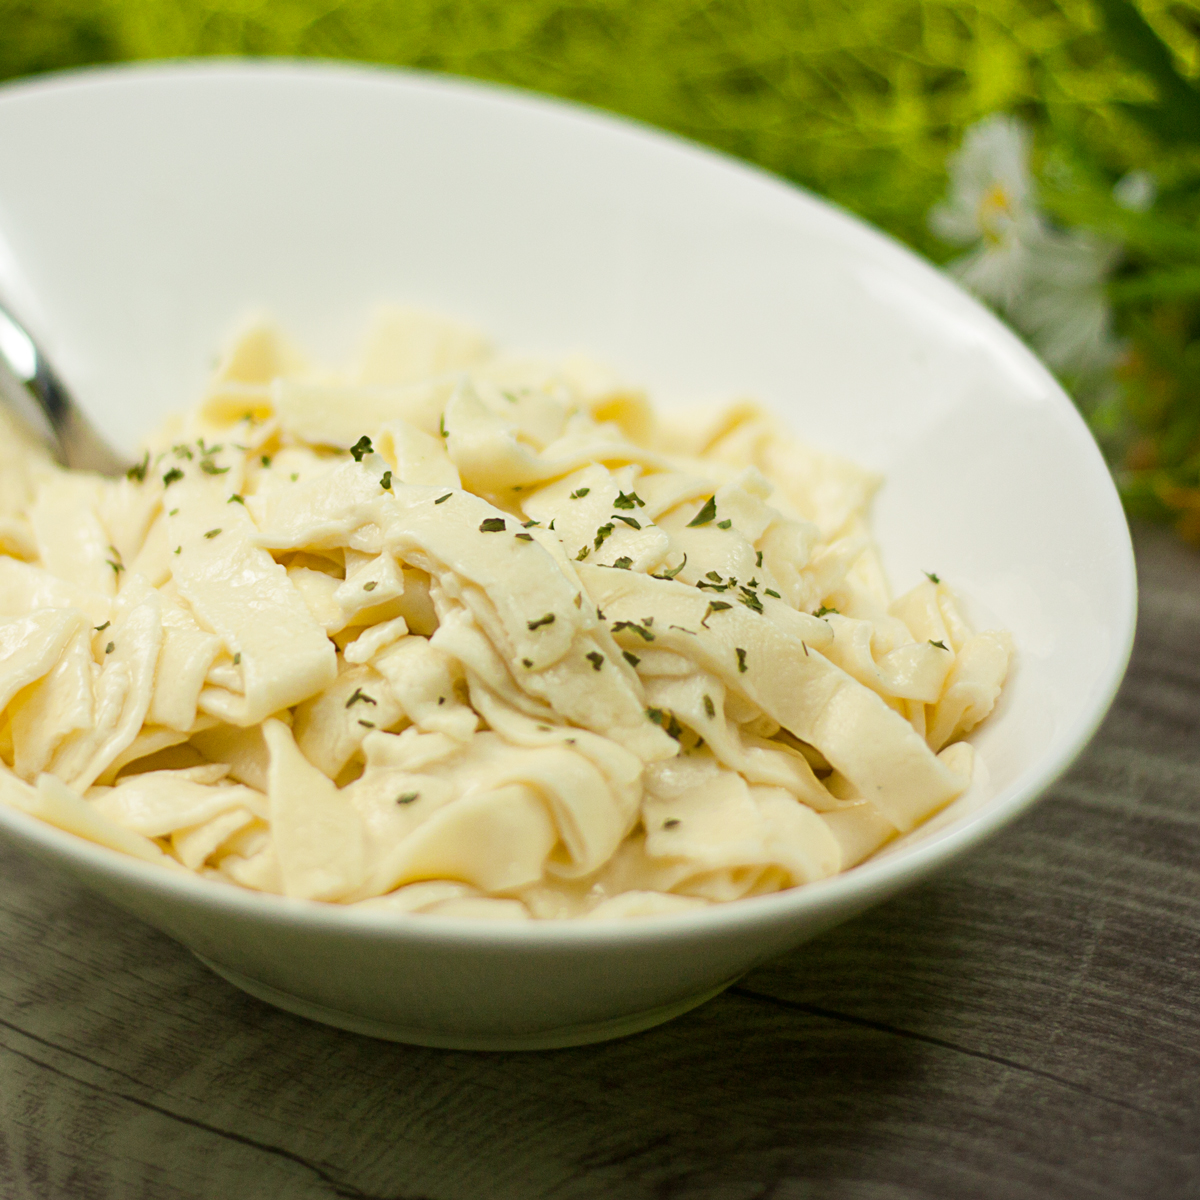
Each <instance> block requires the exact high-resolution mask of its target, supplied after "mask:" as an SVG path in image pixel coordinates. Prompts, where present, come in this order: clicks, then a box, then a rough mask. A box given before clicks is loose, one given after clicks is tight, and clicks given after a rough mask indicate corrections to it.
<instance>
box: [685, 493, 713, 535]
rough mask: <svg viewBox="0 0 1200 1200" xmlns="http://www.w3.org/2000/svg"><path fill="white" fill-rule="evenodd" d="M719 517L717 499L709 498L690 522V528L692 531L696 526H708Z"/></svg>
mask: <svg viewBox="0 0 1200 1200" xmlns="http://www.w3.org/2000/svg"><path fill="white" fill-rule="evenodd" d="M716 515H717V498H716V496H709V498H708V499H707V500H706V501H705V502H704V507H703V508H702V509H701V510H700V511H699V512H698V513H697V514H696V515H695V516H694V517H693V518H692V519H691V520H690V521H689V522H688V528H689V529H691V528H693V527H694V526H696V525H707V524H708V523H709V521H711V520H713V519H714V518H715V517H716Z"/></svg>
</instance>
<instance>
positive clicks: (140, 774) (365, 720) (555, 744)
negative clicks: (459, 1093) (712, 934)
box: [0, 309, 1012, 920]
mask: <svg viewBox="0 0 1200 1200" xmlns="http://www.w3.org/2000/svg"><path fill="white" fill-rule="evenodd" d="M13 436H14V438H16V437H18V436H19V435H18V434H17V433H16V432H15V431H14V435H13ZM8 444H9V443H8V442H7V441H3V442H0V445H2V446H7V445H8ZM0 467H2V470H3V474H2V475H0V759H2V760H3V761H2V763H0V800H2V801H3V802H5V803H8V804H10V805H12V806H13V807H16V808H19V809H21V810H22V811H24V812H27V813H31V814H33V815H35V816H38V817H39V818H41V819H42V820H45V821H48V822H49V823H51V824H54V825H57V826H58V827H59V828H62V829H66V830H68V831H70V832H72V833H75V834H77V835H78V836H80V837H84V838H87V839H89V840H91V841H94V842H96V843H98V844H100V845H104V846H107V847H109V848H110V849H114V850H118V851H120V852H122V853H125V854H130V855H134V856H136V857H139V858H142V859H144V860H145V861H149V862H155V863H159V864H162V865H166V866H168V867H170V868H171V869H175V870H188V871H191V872H195V873H198V874H200V875H203V876H205V877H207V878H212V879H216V880H221V881H223V882H225V883H227V884H230V883H231V884H234V885H236V886H239V887H243V888H247V889H251V890H257V891H265V892H274V893H278V894H282V895H286V896H291V897H295V898H297V899H303V900H314V901H322V902H327V903H340V904H345V905H347V906H353V907H357V908H362V909H363V910H364V911H372V912H379V913H391V914H395V916H396V917H397V919H402V918H404V917H407V916H410V915H412V914H423V915H430V916H437V915H440V916H451V917H459V918H470V919H479V920H529V919H539V920H556V919H577V918H587V919H599V920H615V919H622V920H623V919H631V918H634V917H638V916H652V915H666V914H671V913H682V912H692V911H696V910H698V909H701V908H704V907H706V906H708V905H710V904H717V903H725V902H728V901H732V900H736V899H738V898H740V897H743V896H750V895H760V894H763V893H766V892H773V891H779V890H780V889H784V888H792V887H800V886H803V885H805V884H806V883H809V882H812V881H815V880H818V879H823V878H827V877H829V876H830V875H834V874H836V873H837V872H839V871H842V870H846V869H848V868H850V867H852V866H853V865H855V864H856V863H858V862H861V861H862V860H863V859H865V858H867V857H869V856H870V855H871V854H872V853H874V852H875V851H876V850H877V849H879V847H881V846H882V845H884V844H885V843H886V842H887V841H889V840H890V839H892V838H894V837H895V836H897V834H898V833H900V832H904V831H907V830H909V829H912V828H913V827H914V826H916V825H918V824H919V823H920V822H921V821H924V820H925V819H927V818H928V817H929V816H930V815H931V814H933V813H934V812H936V811H938V810H939V809H940V808H942V807H944V806H945V805H946V804H948V803H950V802H951V801H952V800H953V799H954V798H955V797H956V796H958V795H959V794H961V793H962V792H963V790H964V789H965V788H966V787H967V786H968V783H969V780H970V775H971V769H972V751H971V748H970V746H969V745H968V744H966V743H964V742H963V741H962V739H963V738H964V737H965V736H966V735H967V734H968V733H969V732H970V731H971V730H972V729H973V728H974V727H975V726H976V725H977V724H978V723H979V722H980V721H981V720H983V719H984V718H985V717H987V715H988V714H989V713H990V712H991V711H992V709H993V707H994V706H995V704H996V702H997V699H998V697H999V695H1000V691H1001V688H1002V687H1003V684H1004V680H1005V676H1006V673H1007V670H1008V663H1009V659H1010V656H1011V650H1012V647H1011V638H1010V637H1009V635H1008V634H1007V633H1004V632H1003V631H996V630H988V631H984V632H981V633H976V632H975V631H973V630H972V629H971V628H970V626H969V624H968V623H967V621H966V619H965V617H964V615H963V613H962V611H961V609H960V607H959V605H958V602H957V600H956V598H955V596H954V594H953V592H952V591H951V589H950V588H949V587H948V586H947V585H946V584H945V583H943V582H942V581H940V580H939V579H937V578H936V577H930V579H929V580H928V581H923V582H922V583H920V584H919V585H917V586H916V587H914V588H913V589H912V590H911V591H909V592H908V593H906V594H905V595H903V596H901V597H900V598H899V599H897V600H895V601H894V602H890V597H889V595H888V590H887V582H886V579H885V578H884V575H883V571H882V567H881V566H880V560H879V556H878V554H877V552H876V550H875V547H874V545H873V544H872V542H871V539H870V534H869V530H868V527H867V508H868V505H869V503H870V498H871V495H872V494H873V492H874V489H875V488H876V486H877V484H878V480H877V479H876V478H875V477H874V476H873V475H871V474H870V473H869V472H866V471H863V470H861V469H859V468H857V467H855V466H853V465H852V464H850V463H846V462H844V461H843V460H840V459H838V458H836V457H834V456H832V455H829V454H825V453H823V452H821V451H818V450H815V449H812V448H809V447H806V446H803V445H801V444H800V443H798V442H796V441H795V440H794V439H793V438H791V437H790V436H789V435H788V434H787V433H786V431H784V430H783V429H782V428H781V427H780V426H779V424H778V423H777V422H776V421H775V420H774V419H773V418H772V417H770V416H769V415H768V414H766V413H764V412H763V411H762V410H761V409H759V408H758V407H757V406H755V405H753V404H751V403H749V402H744V401H743V402H739V403H737V404H735V405H732V406H729V407H727V408H726V409H724V410H721V411H719V412H714V413H711V414H708V415H706V416H703V415H702V416H697V415H696V414H694V413H689V414H688V415H687V418H686V420H685V421H679V420H673V421H668V420H666V419H663V418H659V417H656V416H655V414H654V412H653V410H652V409H651V408H650V406H649V404H648V403H647V402H646V400H645V398H644V397H643V396H642V395H641V394H640V393H637V392H635V391H631V390H629V389H628V388H625V387H623V386H622V385H621V384H620V383H619V381H616V380H614V379H613V378H612V377H611V376H610V375H609V374H608V373H606V372H605V371H604V370H603V369H601V368H598V367H596V366H594V365H592V364H588V363H585V362H583V361H574V360H572V361H570V362H564V363H561V364H548V363H544V362H537V361H529V360H523V359H517V358H507V357H503V356H500V355H498V354H496V353H495V352H494V351H493V350H492V348H491V347H490V345H489V344H488V343H487V341H486V340H485V339H484V338H482V337H481V336H480V335H479V334H478V333H476V332H475V331H474V330H471V329H468V328H466V327H464V326H461V325H458V324H456V323H454V322H452V321H448V320H446V319H444V318H441V317H437V316H432V315H430V314H425V313H417V312H413V311H409V310H404V309H389V310H385V311H384V312H383V313H382V314H381V315H380V317H379V319H378V321H377V322H376V324H375V326H374V328H373V330H372V332H371V334H370V336H369V338H368V341H367V345H366V348H365V350H364V351H363V353H362V355H361V356H360V359H359V362H358V365H357V366H356V367H355V368H354V369H353V370H351V371H350V372H348V373H345V374H343V375H340V376H339V375H336V374H334V373H332V372H329V371H327V370H318V369H316V368H310V367H309V366H308V365H306V363H305V362H304V360H303V359H302V357H301V356H300V355H299V354H298V353H297V352H296V351H295V350H293V349H292V348H291V347H290V346H289V345H288V344H287V342H286V341H285V340H284V339H283V338H282V337H281V335H280V334H279V333H278V332H277V331H276V330H274V329H273V327H271V326H270V325H269V324H266V323H261V322H260V323H258V324H256V325H254V326H253V327H251V328H250V329H249V330H248V331H247V332H246V334H245V335H244V337H243V338H242V339H241V340H240V341H239V342H238V343H237V344H236V345H235V346H234V347H233V348H232V349H231V350H230V352H229V353H228V354H227V355H226V356H225V357H224V359H223V360H222V363H221V366H220V367H219V368H218V371H217V373H216V377H215V379H214V382H213V385H212V388H211V389H210V392H209V394H208V395H207V396H206V397H205V399H204V400H203V401H202V403H201V404H200V405H199V407H198V408H197V410H196V411H195V412H193V413H192V414H190V415H189V416H187V417H185V418H183V419H181V420H180V419H177V420H175V421H174V422H173V423H172V424H171V427H170V429H169V431H167V432H165V433H163V434H162V435H160V436H159V437H157V438H156V439H152V440H151V441H150V443H149V444H148V448H147V451H146V454H145V457H144V458H143V460H142V462H141V463H140V464H139V466H138V467H137V468H136V469H135V470H134V471H133V472H131V473H130V476H129V478H127V479H122V480H115V481H114V480H105V479H100V478H98V477H95V476H84V475H75V474H72V473H69V472H64V471H61V470H60V469H58V468H57V467H54V466H53V465H52V464H50V463H49V462H48V461H47V460H46V459H45V457H44V456H42V455H41V454H40V453H37V452H35V451H33V450H32V449H31V450H30V452H29V454H28V455H23V454H14V453H12V452H11V450H5V451H4V452H3V454H0Z"/></svg>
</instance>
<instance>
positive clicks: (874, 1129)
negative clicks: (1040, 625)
mask: <svg viewBox="0 0 1200 1200" xmlns="http://www.w3.org/2000/svg"><path fill="white" fill-rule="evenodd" d="M1138 551H1139V563H1140V570H1141V575H1142V615H1141V620H1140V625H1139V635H1138V643H1137V647H1136V650H1135V655H1134V665H1133V668H1132V670H1131V673H1130V675H1129V678H1128V680H1127V682H1126V684H1125V686H1124V688H1123V690H1122V692H1121V695H1120V697H1119V699H1118V701H1117V704H1116V706H1115V708H1114V710H1113V712H1112V714H1111V715H1110V717H1109V719H1108V721H1107V722H1106V724H1105V726H1104V728H1103V729H1102V731H1101V733H1100V735H1099V736H1098V737H1097V739H1096V741H1095V742H1094V743H1093V745H1092V746H1091V748H1090V749H1089V750H1088V751H1087V753H1086V754H1085V756H1084V757H1083V759H1082V760H1081V761H1080V762H1079V763H1078V764H1077V766H1076V767H1075V768H1074V770H1072V772H1071V773H1070V774H1069V775H1068V776H1067V777H1066V779H1065V780H1064V781H1063V782H1062V783H1060V785H1059V786H1057V787H1056V788H1055V789H1054V791H1053V793H1052V794H1051V796H1050V797H1048V798H1047V799H1046V800H1045V801H1044V802H1043V803H1042V804H1041V805H1039V806H1038V807H1037V808H1036V809H1035V810H1034V811H1033V812H1032V813H1030V814H1028V815H1027V816H1026V817H1025V818H1024V819H1023V820H1021V821H1020V822H1019V823H1017V824H1016V825H1014V826H1013V827H1011V828H1010V829H1009V830H1007V831H1006V832H1005V833H1003V834H1002V835H1001V836H1000V837H998V838H997V839H996V840H994V841H993V842H991V843H989V844H988V846H987V847H985V848H984V849H983V850H981V851H979V852H978V853H976V854H975V855H974V856H973V857H971V858H969V859H967V860H965V861H964V862H962V863H961V864H959V865H958V866H956V867H955V868H954V869H953V871H951V872H950V873H947V874H945V875H944V876H942V877H941V878H939V879H938V880H936V881H934V882H932V883H929V884H927V885H925V886H923V887H920V888H918V889H916V890H914V891H912V892H909V893H907V894H906V895H905V896H903V897H901V898H900V899H898V900H895V901H893V902H891V903H889V904H886V905H884V906H882V907H880V908H878V909H876V910H874V911H873V912H870V913H868V914H867V915H866V916H863V917H861V918H859V919H858V920H856V921H854V922H853V923H851V924H849V925H846V926H843V927H842V928H840V929H838V930H835V931H834V932H833V933H831V934H829V935H827V936H825V937H823V938H821V939H820V940H818V941H816V942H813V943H811V944H810V945H808V946H804V947H802V948H800V949H799V950H797V951H795V952H794V953H792V954H790V955H788V956H787V957H786V958H785V959H782V960H780V961H779V962H777V963H775V964H772V965H770V966H768V967H764V968H762V969H760V970H758V971H756V972H754V973H753V974H752V975H750V976H747V978H746V979H745V980H743V981H742V982H741V983H740V984H739V985H737V986H736V987H735V988H733V989H731V990H730V992H728V993H726V994H725V995H724V996H722V997H720V998H719V999H718V1000H715V1001H713V1002H712V1003H710V1004H708V1005H706V1006H705V1007H703V1008H701V1009H699V1010H698V1011H696V1012H694V1013H691V1014H689V1015H688V1016H686V1017H684V1018H681V1019H680V1020H677V1021H675V1022H673V1023H671V1024H670V1025H667V1026H664V1027H662V1028H660V1029H657V1030H654V1031H652V1032H650V1033H647V1034H643V1035H641V1036H639V1037H635V1038H630V1039H627V1040H625V1041H620V1042H612V1043H608V1044H605V1045H600V1046H592V1047H584V1048H582V1049H576V1050H563V1051H556V1052H552V1053H542V1054H511V1055H498V1054H465V1053H448V1052H443V1051H435V1050H422V1049H416V1048H411V1047H404V1046H396V1045H391V1044H387V1043H382V1042H374V1041H370V1040H368V1039H365V1038H360V1037H356V1036H354V1035H351V1034H344V1033H340V1032H337V1031H335V1030H331V1029H326V1028H323V1027H321V1026H317V1025H312V1024H309V1023H307V1022H304V1021H302V1020H299V1019H298V1018H295V1017H291V1016H289V1015H287V1014H285V1013H282V1012H277V1011H275V1010H274V1009H271V1008H269V1007H267V1006H265V1005H262V1004H259V1003H258V1002H256V1001H254V1000H251V999H249V998H248V997H245V996H243V995H242V994H241V993H239V992H237V991H236V990H234V989H233V988H231V987H230V986H228V985H227V984H225V983H224V982H223V981H221V980H220V979H218V978H216V977H215V976H213V975H211V974H210V973H209V972H208V971H206V970H205V969H204V968H203V967H201V966H200V964H199V963H197V962H196V961H195V960H194V959H193V958H192V957H191V956H190V955H189V954H188V953H187V952H186V951H184V950H182V949H181V948H180V947H179V946H177V945H176V944H174V943H173V942H171V941H169V940H168V939H167V938H165V937H163V936H162V935H160V934H157V933H155V932H154V931H152V930H150V929H147V928H145V927H144V926H142V925H139V924H137V923H135V922H134V921H132V920H131V919H129V918H127V917H125V916H124V915H123V914H122V913H120V912H118V911H117V910H115V909H113V908H111V907H109V906H108V905H106V904H105V903H103V902H102V901H99V900H96V899H94V898H92V897H91V896H90V895H88V894H86V893H84V892H82V891H81V890H80V889H78V888H77V887H76V886H75V885H74V884H72V883H70V882H67V881H65V880H63V879H59V878H57V877H55V876H52V875H48V874H47V873H46V871H45V869H44V868H42V867H40V866H37V865H35V864H33V863H31V862H27V861H26V860H24V859H23V858H21V857H19V856H17V855H14V854H13V853H11V852H8V851H0V1196H2V1197H5V1198H6V1200H7V1198H9V1197H12V1198H19V1200H26V1198H27V1197H37V1198H40V1197H51V1198H54V1200H58V1198H60V1197H63V1198H70V1200H91V1198H97V1200H99V1198H104V1200H110V1198H111V1200H132V1198H139V1197H145V1198H147V1200H151V1198H152V1200H158V1198H160V1197H163V1198H176V1197H178V1198H184V1197H187V1198H192V1197H238V1198H243V1197H244V1198H248V1200H258V1198H260V1197H276V1196H278V1197H283V1198H286V1200H309V1198H313V1200H315V1198H318V1197H333V1196H341V1197H357V1198H366V1197H370V1198H379V1200H384V1198H386V1200H542V1198H546V1200H593V1198H595V1200H599V1198H604V1200H608V1198H612V1200H917V1198H920V1200H925V1198H939V1200H940V1198H943V1197H944V1198H946V1200H973V1198H976V1197H978V1198H981V1200H992V1198H995V1200H1023V1198H1025V1197H1031V1198H1034V1197H1036V1198H1043V1197H1046V1198H1049V1197H1055V1198H1057V1197H1066V1198H1071V1200H1074V1198H1075V1197H1082V1198H1091V1197H1096V1198H1098V1200H1099V1198H1106V1200H1107V1198H1110V1197H1111V1198H1121V1200H1125V1198H1135V1197H1136V1198H1141V1197H1145V1198H1147V1200H1190V1198H1193V1197H1195V1198H1200V738H1197V736H1196V735H1197V730H1198V728H1200V557H1197V556H1196V555H1195V554H1194V553H1192V552H1191V551H1188V550H1186V549H1184V548H1182V547H1180V546H1178V545H1176V544H1175V543H1173V542H1172V541H1171V540H1170V539H1169V538H1168V537H1166V536H1165V535H1162V534H1159V533H1157V532H1155V531H1142V532H1140V533H1139V537H1138Z"/></svg>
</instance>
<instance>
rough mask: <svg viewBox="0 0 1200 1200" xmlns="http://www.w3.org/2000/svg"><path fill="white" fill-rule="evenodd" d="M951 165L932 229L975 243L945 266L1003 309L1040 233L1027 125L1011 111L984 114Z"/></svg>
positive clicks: (1020, 285) (1022, 278)
mask: <svg viewBox="0 0 1200 1200" xmlns="http://www.w3.org/2000/svg"><path fill="white" fill-rule="evenodd" d="M949 171H950V188H949V194H948V195H947V197H946V199H945V200H944V201H943V202H942V203H941V204H939V205H938V206H937V207H936V208H935V209H934V210H933V211H932V212H931V213H930V215H929V224H930V227H931V228H932V229H933V231H934V233H936V234H938V236H939V237H942V238H944V239H945V240H946V241H948V242H954V243H957V244H958V245H974V246H975V248H974V249H973V250H972V251H971V252H970V253H969V254H967V255H965V256H964V257H962V258H960V259H958V260H957V261H956V262H954V263H952V264H951V265H950V271H951V273H952V274H954V275H956V276H957V277H958V278H959V279H960V280H961V281H962V282H963V283H964V284H965V285H966V287H968V288H969V289H970V290H971V291H972V292H974V293H975V294H976V295H977V296H980V297H981V298H982V299H984V300H987V301H989V302H990V303H992V304H994V305H995V306H996V307H997V308H999V309H1001V310H1005V311H1007V309H1008V308H1009V307H1010V306H1011V305H1012V304H1013V303H1014V302H1015V301H1016V299H1017V297H1018V296H1019V295H1020V293H1021V291H1022V290H1023V289H1024V287H1025V284H1026V279H1027V274H1028V271H1029V268H1030V259H1031V245H1032V244H1033V243H1034V242H1036V241H1037V240H1039V238H1040V237H1041V236H1042V235H1043V234H1044V232H1045V221H1044V220H1043V218H1042V215H1041V213H1040V211H1039V210H1038V207H1037V201H1036V196H1035V190H1034V184H1033V177H1032V175H1031V174H1030V171H1029V135H1028V133H1027V131H1026V129H1025V126H1024V125H1023V124H1022V123H1021V122H1020V121H1018V120H1017V119H1016V118H1014V117H1007V116H1003V115H1000V114H996V115H993V116H990V117H985V118H984V119H983V120H982V121H979V122H977V123H976V124H975V125H972V126H971V127H970V128H969V129H968V130H967V132H966V135H965V137H964V138H963V144H962V147H961V149H960V150H959V151H958V153H957V154H955V155H954V157H953V158H952V159H951V160H950V164H949Z"/></svg>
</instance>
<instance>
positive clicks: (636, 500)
mask: <svg viewBox="0 0 1200 1200" xmlns="http://www.w3.org/2000/svg"><path fill="white" fill-rule="evenodd" d="M635 506H636V507H637V508H645V507H646V502H645V500H643V499H642V498H641V496H639V495H638V494H637V492H629V493H628V494H626V493H625V492H619V493H618V494H617V498H616V499H615V500H614V501H613V508H624V509H627V510H628V509H631V508H634V507H635Z"/></svg>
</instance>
